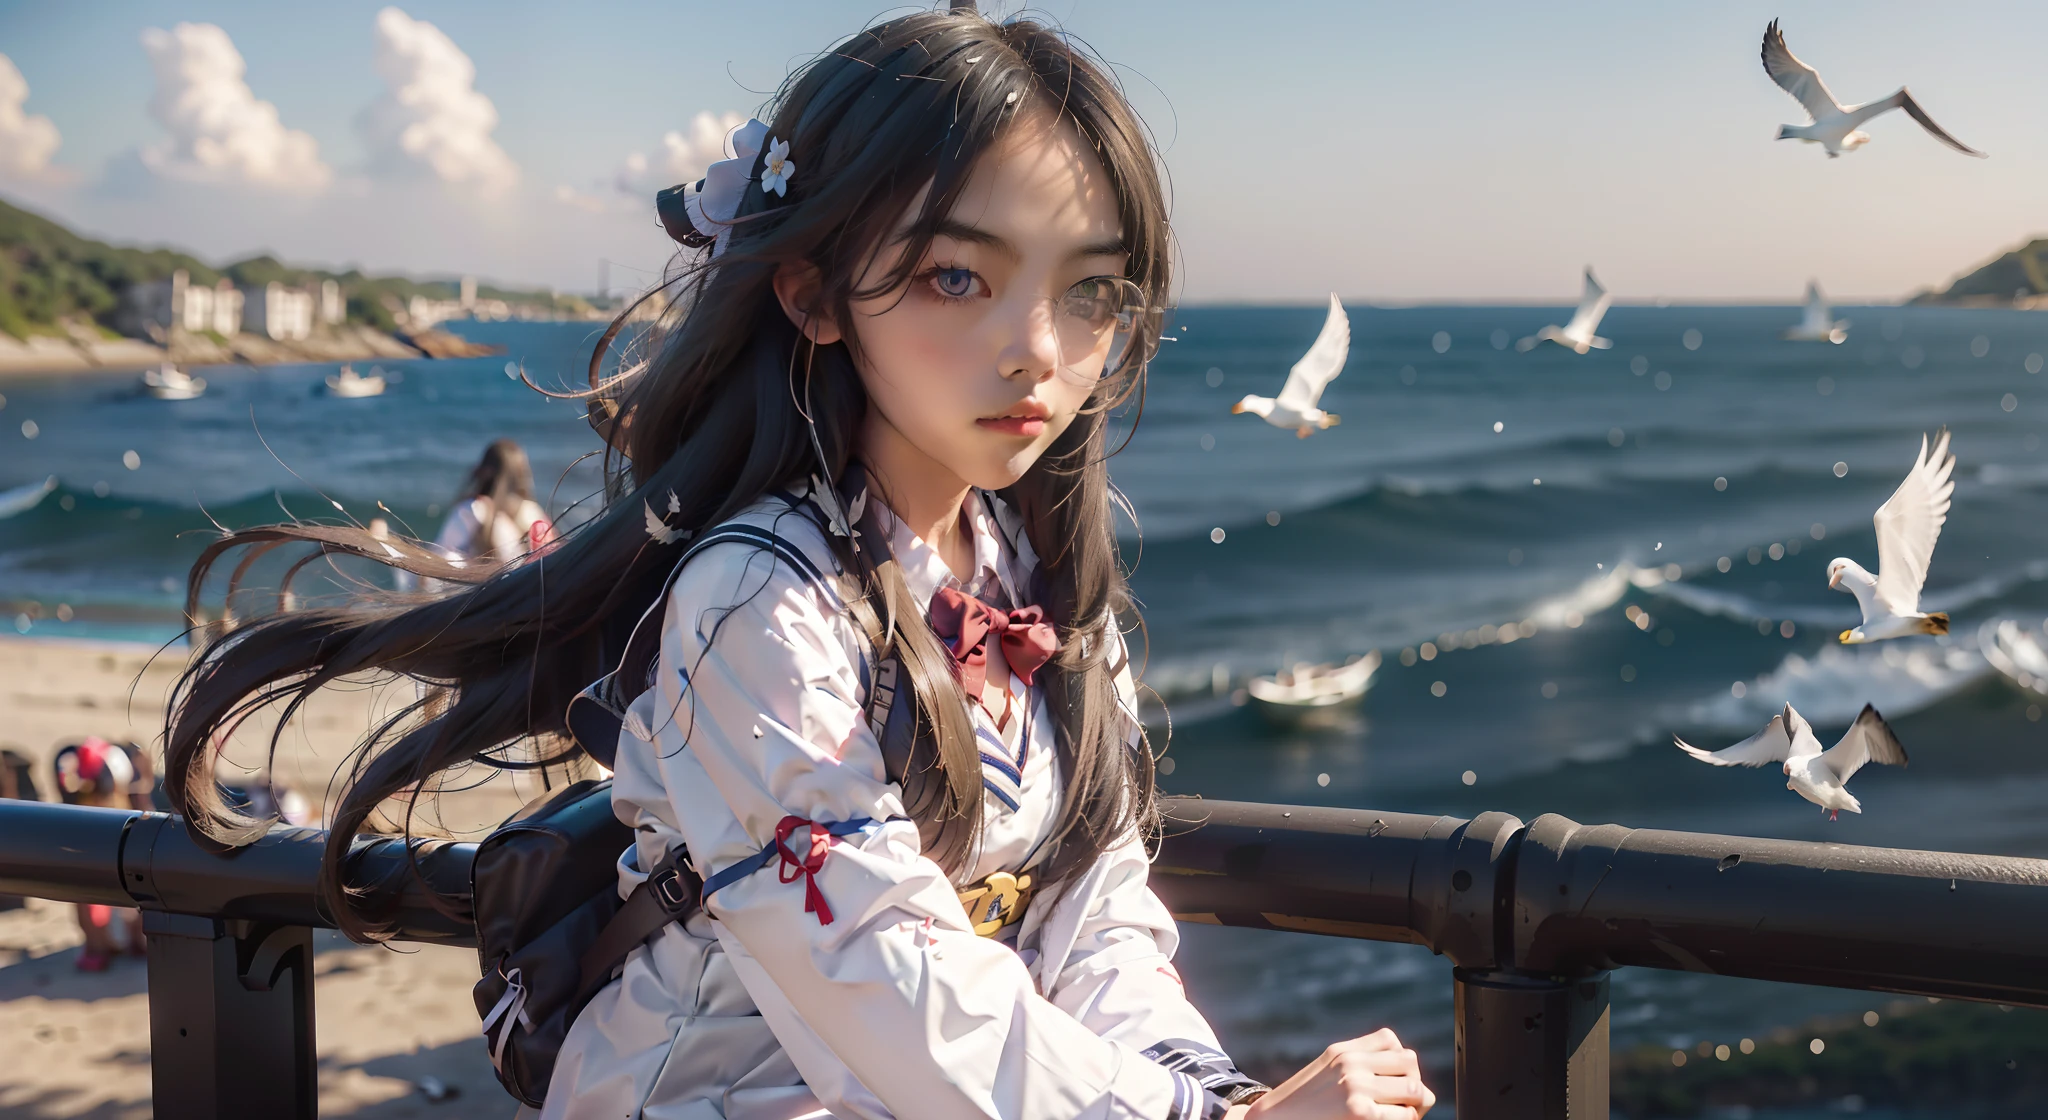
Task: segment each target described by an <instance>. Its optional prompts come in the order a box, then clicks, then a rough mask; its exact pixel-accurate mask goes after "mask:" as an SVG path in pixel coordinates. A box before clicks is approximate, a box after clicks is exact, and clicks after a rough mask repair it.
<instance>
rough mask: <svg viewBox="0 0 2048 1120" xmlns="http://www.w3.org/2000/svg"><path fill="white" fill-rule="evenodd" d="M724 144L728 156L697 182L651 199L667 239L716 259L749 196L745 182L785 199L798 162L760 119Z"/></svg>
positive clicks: (743, 127) (705, 172)
mask: <svg viewBox="0 0 2048 1120" xmlns="http://www.w3.org/2000/svg"><path fill="white" fill-rule="evenodd" d="M727 143H728V144H729V145H730V146H731V148H732V157H731V158H729V159H722V160H719V161H718V162H717V163H714V164H712V165H711V166H710V167H708V168H705V170H704V177H703V178H702V179H699V180H697V181H696V182H695V183H682V184H678V185H676V186H673V187H670V188H668V189H667V190H665V191H662V192H661V193H660V194H657V195H655V196H654V213H655V217H656V218H657V219H658V220H659V222H660V225H661V227H662V228H663V229H665V230H667V231H668V235H669V237H671V238H673V239H674V240H676V241H677V242H679V243H681V244H682V245H684V246H687V247H689V248H692V249H702V248H704V247H705V246H707V245H708V246H710V247H711V255H712V256H714V257H716V256H718V255H719V254H720V253H723V252H725V247H726V243H727V242H728V241H730V240H731V238H732V228H733V225H734V223H735V222H736V221H737V220H738V217H739V211H740V203H741V202H742V201H744V200H745V198H746V196H747V184H748V183H750V182H753V181H755V180H756V179H758V180H759V181H760V183H761V193H762V194H763V195H767V194H771V193H772V194H774V195H775V197H777V198H778V199H780V198H787V197H789V181H790V178H791V177H792V176H794V175H795V174H796V163H795V161H793V160H791V159H790V158H789V142H788V141H786V140H778V139H776V138H775V137H773V136H770V135H768V126H767V125H765V124H762V123H761V122H760V121H758V120H749V121H747V123H745V124H743V125H741V126H740V127H739V128H737V129H734V130H733V133H732V135H731V136H730V137H728V138H727Z"/></svg>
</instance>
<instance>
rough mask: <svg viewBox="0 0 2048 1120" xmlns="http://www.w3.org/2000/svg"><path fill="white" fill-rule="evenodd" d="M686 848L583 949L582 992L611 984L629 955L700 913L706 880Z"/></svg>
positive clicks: (657, 869) (661, 866)
mask: <svg viewBox="0 0 2048 1120" xmlns="http://www.w3.org/2000/svg"><path fill="white" fill-rule="evenodd" d="M683 858H684V853H683V849H682V848H681V847H677V848H675V849H672V850H671V851H670V852H669V853H668V855H667V856H665V857H664V858H663V859H662V861H661V862H660V863H659V864H656V865H655V868H654V871H653V872H652V873H650V874H649V875H648V876H647V878H646V880H645V881H644V882H642V883H641V884H640V885H639V886H637V887H634V888H633V893H632V894H629V895H627V896H626V901H625V903H624V904H623V905H621V906H620V907H619V911H618V913H616V914H613V915H612V918H611V921H609V922H607V923H605V927H604V931H603V932H602V933H599V934H598V935H597V940H595V941H593V942H591V943H590V947H589V948H587V949H585V950H583V960H582V962H581V969H582V979H581V980H580V981H579V982H578V984H577V989H576V990H577V991H578V992H579V993H593V994H594V993H595V992H596V991H597V990H598V989H599V988H602V987H604V986H605V985H606V984H608V983H610V982H611V978H612V973H613V972H615V971H617V969H618V967H619V966H620V965H621V964H624V963H625V960H626V956H627V954H629V953H631V952H632V951H633V950H634V948H635V947H637V946H638V945H639V944H640V943H641V942H643V941H646V940H647V939H648V938H650V937H653V936H654V935H655V934H656V933H659V932H660V931H661V929H662V928H663V927H664V926H666V925H668V924H669V923H670V922H680V921H683V920H684V919H686V918H688V917H689V916H690V915H691V914H692V913H694V912H695V911H696V910H697V907H698V901H697V895H698V891H699V890H700V889H701V888H702V887H703V881H702V880H700V879H698V878H697V873H696V872H694V871H692V870H690V867H689V864H687V863H685V862H684V861H683Z"/></svg>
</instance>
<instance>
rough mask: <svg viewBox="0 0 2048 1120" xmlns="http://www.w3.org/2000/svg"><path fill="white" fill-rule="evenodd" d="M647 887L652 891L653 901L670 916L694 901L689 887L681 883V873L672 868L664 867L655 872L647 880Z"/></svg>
mask: <svg viewBox="0 0 2048 1120" xmlns="http://www.w3.org/2000/svg"><path fill="white" fill-rule="evenodd" d="M647 885H648V887H649V888H651V889H652V891H653V893H654V899H655V901H656V902H659V903H661V908H662V909H664V910H666V911H668V912H669V913H671V914H674V913H677V912H679V911H681V910H683V909H685V908H686V907H688V906H689V905H690V903H691V902H693V901H695V900H694V899H693V898H692V896H691V892H690V885H689V884H688V883H685V882H684V881H683V876H682V873H681V872H679V871H677V870H676V869H675V868H673V867H664V868H662V869H661V870H659V871H656V872H655V873H654V874H653V875H652V876H650V877H649V878H648V880H647Z"/></svg>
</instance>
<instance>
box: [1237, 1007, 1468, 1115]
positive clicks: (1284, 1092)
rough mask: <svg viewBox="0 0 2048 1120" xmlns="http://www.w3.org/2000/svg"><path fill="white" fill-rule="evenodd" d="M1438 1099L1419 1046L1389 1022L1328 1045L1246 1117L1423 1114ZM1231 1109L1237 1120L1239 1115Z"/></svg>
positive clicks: (1247, 1110)
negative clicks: (1425, 1078) (1425, 1079)
mask: <svg viewBox="0 0 2048 1120" xmlns="http://www.w3.org/2000/svg"><path fill="white" fill-rule="evenodd" d="M1435 1105H1436V1094H1435V1093H1432V1092H1430V1091H1429V1087H1428V1086H1426V1085H1424V1084H1423V1083H1422V1067H1421V1065H1420V1064H1419V1063H1418V1061H1417V1060H1416V1057H1415V1051H1413V1050H1409V1049H1405V1048H1404V1047H1402V1045H1401V1040H1400V1039H1399V1038H1396V1037H1394V1032H1393V1031H1391V1030H1388V1029H1387V1028H1385V1027H1382V1028H1380V1029H1379V1030H1376V1031H1374V1032H1373V1033H1371V1034H1369V1035H1366V1036H1365V1037H1364V1038H1354V1039H1351V1040H1350V1041H1348V1042H1339V1043H1336V1044H1334V1045H1332V1046H1331V1047H1330V1048H1329V1049H1328V1050H1325V1051H1323V1053H1322V1056H1321V1057H1319V1058H1317V1059H1316V1060H1315V1061H1313V1062H1310V1063H1309V1064H1308V1067H1307V1068H1306V1069H1303V1070H1302V1071H1301V1072H1300V1073H1297V1074H1295V1075H1294V1076H1293V1077H1290V1078H1288V1079H1287V1080H1286V1081H1285V1082H1284V1083H1282V1084H1281V1085H1280V1086H1279V1087H1278V1088H1276V1089H1274V1090H1273V1091H1272V1092H1270V1093H1267V1094H1266V1095H1265V1096H1263V1097H1260V1098H1259V1099H1258V1100H1256V1101H1253V1102H1252V1103H1251V1105H1250V1106H1249V1107H1248V1108H1246V1109H1245V1110H1244V1112H1243V1114H1242V1115H1243V1118H1244V1120H1421V1117H1422V1115H1423V1114H1424V1113H1427V1112H1428V1111H1429V1110H1430V1109H1431V1108H1432V1107H1434V1106H1435ZM1237 1116H1238V1113H1237V1110H1236V1109H1232V1110H1231V1120H1237Z"/></svg>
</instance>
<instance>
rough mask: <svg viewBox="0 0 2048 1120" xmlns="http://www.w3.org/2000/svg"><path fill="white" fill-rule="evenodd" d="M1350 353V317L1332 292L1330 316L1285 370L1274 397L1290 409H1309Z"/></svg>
mask: <svg viewBox="0 0 2048 1120" xmlns="http://www.w3.org/2000/svg"><path fill="white" fill-rule="evenodd" d="M1350 356H1351V317H1350V316H1348V315H1346V314H1344V305H1343V304H1341V303H1338V302H1337V297H1336V295H1335V294H1334V293H1332V294H1331V296H1330V316H1329V318H1327V319H1324V320H1323V333H1321V334H1319V335H1317V336H1316V342H1315V345H1314V346H1311V347H1309V348H1308V353H1306V354H1303V355H1302V356H1301V360H1300V361H1298V362H1296V363H1294V368H1293V369H1292V370H1289V371H1288V373H1287V384H1286V385H1283V386H1281V388H1280V395H1279V397H1277V398H1275V399H1277V400H1278V401H1279V402H1280V403H1281V404H1283V405H1285V406H1287V407H1289V408H1294V409H1303V410H1306V409H1311V408H1314V407H1316V402H1317V401H1318V400H1321V399H1322V396H1323V389H1324V387H1325V386H1327V385H1329V383H1330V382H1332V381H1335V380H1336V379H1337V375H1338V374H1340V373H1342V372H1344V359H1345V358H1348V357H1350Z"/></svg>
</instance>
